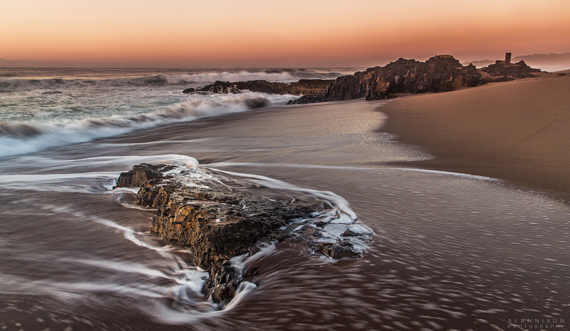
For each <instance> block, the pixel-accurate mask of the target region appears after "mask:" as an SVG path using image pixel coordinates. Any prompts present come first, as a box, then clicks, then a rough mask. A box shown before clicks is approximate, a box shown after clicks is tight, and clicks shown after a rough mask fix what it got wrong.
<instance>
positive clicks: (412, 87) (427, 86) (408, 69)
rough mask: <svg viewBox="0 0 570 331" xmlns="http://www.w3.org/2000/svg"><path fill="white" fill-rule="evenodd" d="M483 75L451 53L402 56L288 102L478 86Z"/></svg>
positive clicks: (369, 97)
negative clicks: (419, 57)
mask: <svg viewBox="0 0 570 331" xmlns="http://www.w3.org/2000/svg"><path fill="white" fill-rule="evenodd" d="M480 79H481V74H480V73H479V72H478V71H477V69H476V68H475V66H473V65H468V66H463V65H462V64H461V63H460V62H459V61H458V60H456V59H455V58H454V57H453V56H451V55H438V56H435V57H432V58H430V59H429V60H427V61H426V62H419V61H415V60H406V59H402V58H400V59H399V60H397V61H395V62H391V63H389V64H387V65H386V66H384V67H375V68H370V69H367V70H366V71H361V72H357V73H355V74H354V75H352V76H342V77H338V78H337V79H336V80H335V82H334V83H333V84H332V85H331V86H330V87H329V88H328V89H327V90H326V91H325V92H324V93H323V94H319V95H315V96H304V97H301V98H300V99H297V100H292V101H290V102H289V103H290V104H296V103H312V102H323V101H336V100H350V99H359V98H365V99H366V100H380V99H386V98H389V97H390V96H391V95H393V94H397V93H423V92H445V91H452V90H456V89H458V88H461V87H470V86H477V85H479V84H480Z"/></svg>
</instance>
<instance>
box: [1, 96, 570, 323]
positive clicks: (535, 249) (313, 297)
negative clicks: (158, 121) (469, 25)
mask: <svg viewBox="0 0 570 331" xmlns="http://www.w3.org/2000/svg"><path fill="white" fill-rule="evenodd" d="M379 105H381V104H373V103H366V102H349V103H339V104H324V105H312V106H303V107H288V108H285V109H283V110H278V111H257V112H254V113H246V114H239V115H231V116H228V117H224V118H213V119H207V120H202V121H199V122H195V123H186V124H180V125H173V126H169V127H163V128H158V129H153V130H148V131H144V132H142V131H141V132H136V133H132V134H130V135H127V136H122V137H117V138H109V139H104V140H99V141H95V142H90V143H84V144H79V145H71V146H67V147H62V148H59V149H53V150H48V151H44V152H41V153H36V154H29V155H24V156H20V157H15V158H9V159H3V160H2V161H1V164H0V168H1V170H0V173H1V174H2V175H1V176H0V203H1V204H2V206H3V207H2V208H3V209H2V213H1V214H0V221H1V222H2V228H1V230H0V231H1V233H2V236H1V237H0V238H1V239H0V256H1V257H0V262H1V263H0V293H1V299H0V321H1V322H0V327H2V328H5V329H8V330H12V329H13V330H18V329H24V330H42V329H45V328H50V329H51V330H60V329H61V330H63V329H66V328H67V329H69V330H83V329H109V330H121V329H124V330H141V329H143V330H144V329H148V330H160V329H165V330H166V329H169V330H172V329H181V330H182V329H183V330H210V329H212V330H214V329H217V330H219V329H227V330H238V329H241V330H243V329H246V330H268V329H278V330H321V329H326V330H348V329H354V330H422V329H425V330H440V329H441V330H447V329H458V330H465V329H473V330H508V329H509V320H511V322H513V323H516V322H515V321H520V320H521V319H545V320H546V319H547V318H550V321H551V323H552V321H554V319H556V320H558V324H560V323H561V322H560V320H563V319H565V318H566V319H570V316H569V311H570V307H569V306H568V297H570V277H569V276H568V275H569V274H570V273H569V272H570V263H568V261H569V258H568V248H570V247H569V246H570V238H569V235H570V231H569V225H570V224H569V220H570V208H569V207H568V206H567V205H564V204H562V203H559V202H557V201H554V200H550V199H548V198H545V197H542V196H538V195H534V194H532V193H529V192H523V191H519V190H514V189H511V188H508V187H506V186H504V185H503V184H502V183H501V182H499V181H497V180H492V179H486V178H477V177H472V176H461V175H457V174H446V173H437V172H425V171H416V170H414V169H408V168H399V167H394V166H392V165H391V164H390V162H393V161H402V160H414V159H421V158H425V157H429V156H427V155H425V154H424V153H422V152H421V151H419V150H415V149H411V148H408V147H406V146H402V145H400V144H398V143H394V142H392V141H390V137H389V136H388V135H386V134H382V133H378V132H376V131H375V130H376V129H378V128H379V127H380V124H381V122H382V119H383V115H382V114H381V113H379V112H376V111H374V109H375V107H376V106H379ZM184 155H186V156H190V157H194V158H196V159H198V160H199V161H200V163H201V164H202V165H203V166H205V167H207V168H214V169H220V170H227V171H234V172H241V173H250V174H256V175H263V176H267V177H270V178H274V179H278V180H282V181H285V182H287V183H291V184H293V185H298V186H300V187H305V188H310V189H316V190H325V191H332V192H334V193H336V194H338V195H340V196H342V197H343V198H344V199H346V200H347V201H348V202H349V203H350V206H351V208H352V210H353V211H354V212H355V213H356V214H357V216H358V217H359V219H360V221H362V222H363V223H365V224H366V225H368V226H369V227H370V228H372V230H373V231H374V232H375V233H376V236H375V237H374V240H373V242H372V243H371V245H370V248H369V250H368V251H366V252H365V254H364V257H363V258H362V259H357V260H343V261H340V262H337V263H333V262H331V261H330V260H327V259H325V258H323V257H321V256H317V255H311V254H310V253H309V252H308V250H307V248H306V246H303V245H302V244H292V243H288V244H277V245H275V247H274V248H273V246H272V245H268V246H267V247H266V249H265V250H264V251H263V252H266V254H259V255H253V256H252V257H251V258H250V261H249V262H248V263H246V267H247V268H251V267H254V266H255V267H260V273H259V276H258V277H257V279H256V282H257V283H258V286H257V287H255V288H253V287H250V288H247V289H246V290H248V292H247V293H246V294H245V295H242V296H240V298H239V301H237V302H236V303H235V304H233V305H232V306H231V307H230V308H229V309H227V310H225V311H218V310H216V309H215V307H213V306H212V304H211V303H209V302H206V301H204V300H203V299H202V298H201V297H200V296H199V295H198V292H199V288H196V284H199V282H200V280H201V279H202V278H203V277H205V274H204V273H203V272H201V271H199V270H196V268H195V267H193V266H192V263H191V255H190V254H189V253H187V252H185V251H182V250H179V249H177V248H176V247H172V246H165V243H164V242H163V241H162V240H160V239H159V238H156V237H155V236H154V235H152V234H150V233H148V230H149V227H150V221H149V217H150V216H152V214H153V212H152V211H147V210H141V209H136V208H125V206H131V205H130V200H129V199H131V197H132V193H129V192H123V193H121V194H117V193H112V192H111V191H110V187H112V185H113V181H114V179H115V178H116V177H117V176H118V174H119V172H121V171H125V170H128V169H129V168H130V167H131V166H132V165H134V164H136V163H140V162H159V161H166V160H177V161H178V162H184V160H187V157H185V156H184ZM120 203H122V204H120ZM565 323H566V324H565V325H564V327H565V328H568V325H570V320H569V321H566V322H565ZM562 324H564V322H562ZM511 329H513V327H512V326H511Z"/></svg>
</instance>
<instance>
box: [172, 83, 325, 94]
mask: <svg viewBox="0 0 570 331" xmlns="http://www.w3.org/2000/svg"><path fill="white" fill-rule="evenodd" d="M333 82H334V80H321V79H301V80H299V81H298V82H293V83H279V82H268V81H265V80H252V81H247V82H232V83H230V82H223V81H216V82H215V83H213V84H209V85H206V86H204V87H202V88H198V89H193V88H188V89H185V90H184V91H183V93H199V94H204V93H213V94H237V93H241V91H242V90H248V91H251V92H262V93H268V94H292V95H316V94H319V93H323V92H324V91H326V89H327V88H328V87H329V85H331V84H332V83H333Z"/></svg>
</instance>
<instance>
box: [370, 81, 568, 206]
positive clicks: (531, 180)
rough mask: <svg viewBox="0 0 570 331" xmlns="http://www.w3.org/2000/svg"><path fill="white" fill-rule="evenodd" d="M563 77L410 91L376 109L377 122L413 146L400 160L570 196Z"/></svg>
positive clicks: (543, 192) (565, 82)
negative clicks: (421, 154) (410, 155)
mask: <svg viewBox="0 0 570 331" xmlns="http://www.w3.org/2000/svg"><path fill="white" fill-rule="evenodd" d="M569 88H570V77H568V76H558V75H556V74H552V75H541V76H540V77H536V78H527V79H521V80H515V81H511V82H502V83H493V84H488V85H483V86H479V87H474V88H468V89H463V90H458V91H453V92H447V93H434V94H423V95H413V96H407V97H405V98H401V99H398V100H393V101H391V102H390V103H387V104H386V105H384V106H383V107H381V108H379V109H378V110H379V111H381V112H383V113H385V114H386V115H387V116H388V118H387V119H386V121H385V123H384V125H383V126H382V127H381V128H380V129H379V131H382V132H388V133H390V134H394V135H395V136H396V138H395V140H396V141H398V142H401V143H405V144H409V145H412V146H418V147H421V148H422V149H423V150H425V151H426V152H428V153H430V154H431V155H433V156H434V158H432V159H429V160H421V161H412V162H396V164H398V165H401V166H407V167H419V168H426V169H432V170H440V171H450V172H458V173H466V174H472V175H480V176H486V177H492V178H497V179H502V180H505V181H506V183H507V184H509V185H514V186H518V187H521V188H526V189H530V190H535V191H537V192H539V193H541V194H546V195H548V196H550V197H553V198H555V199H560V200H563V201H565V202H569V201H570V172H568V171H567V165H568V164H570V145H568V141H570V94H568V90H569Z"/></svg>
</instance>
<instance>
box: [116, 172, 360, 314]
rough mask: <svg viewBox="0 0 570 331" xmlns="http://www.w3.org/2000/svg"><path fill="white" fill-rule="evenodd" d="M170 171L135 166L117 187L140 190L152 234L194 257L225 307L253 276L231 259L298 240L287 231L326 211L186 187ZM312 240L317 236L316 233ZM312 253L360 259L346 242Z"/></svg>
mask: <svg viewBox="0 0 570 331" xmlns="http://www.w3.org/2000/svg"><path fill="white" fill-rule="evenodd" d="M172 168H173V167H172V166H158V165H149V164H140V165H136V166H134V167H133V169H132V170H130V171H129V172H125V173H122V174H121V175H120V177H119V179H118V181H117V187H139V186H140V187H141V188H140V190H139V192H138V194H137V200H136V203H137V204H140V205H142V206H147V207H154V208H157V209H158V211H157V214H156V216H154V217H153V219H152V229H151V231H152V232H154V233H157V234H159V235H160V236H162V237H163V238H165V239H166V240H168V241H169V242H171V243H174V244H177V245H180V246H183V247H187V248H189V249H190V250H191V251H192V253H193V259H194V264H195V265H196V266H198V267H200V268H202V269H204V270H206V271H208V272H209V274H210V277H209V279H208V281H207V283H206V284H205V286H204V288H203V293H204V294H205V296H206V297H211V298H212V300H213V301H215V302H218V303H220V304H221V305H222V306H223V305H224V304H226V303H227V302H229V301H230V300H231V299H232V298H233V296H234V295H235V294H236V291H237V289H238V287H239V285H240V283H241V282H242V281H244V280H250V279H251V277H252V276H253V274H252V273H251V272H250V273H248V274H242V272H241V271H240V270H237V269H235V268H234V267H233V266H232V265H231V263H230V262H229V260H230V259H231V258H232V257H234V256H238V255H241V254H244V253H248V252H251V250H252V249H253V248H254V247H255V244H256V243H258V242H259V241H260V240H262V239H263V238H268V239H275V240H285V239H288V238H289V239H290V238H296V239H298V238H299V237H300V235H299V234H285V233H284V232H283V229H284V228H285V227H286V226H287V225H288V224H290V223H291V222H293V221H294V220H298V219H307V218H311V217H312V214H313V213H315V212H319V211H322V206H314V205H302V204H293V203H291V202H289V201H280V200H276V199H269V198H264V197H261V196H256V195H251V194H245V193H240V192H235V191H232V190H229V189H227V188H226V187H224V186H223V185H221V186H220V187H215V185H212V186H211V187H206V186H203V185H186V184H184V183H182V182H181V181H180V180H178V179H177V178H175V177H173V176H172V175H170V176H169V175H168V174H166V175H165V172H167V171H170V170H172ZM305 227H310V226H305ZM312 234H314V235H316V236H318V230H315V231H312ZM311 249H312V250H313V251H314V252H316V253H321V254H325V255H327V256H329V257H331V258H333V259H341V258H346V257H359V256H360V252H358V251H356V250H354V249H353V248H352V245H351V244H350V243H348V242H344V243H342V242H341V243H334V242H333V243H312V244H311Z"/></svg>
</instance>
